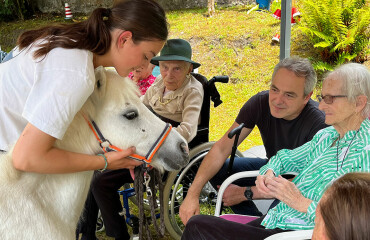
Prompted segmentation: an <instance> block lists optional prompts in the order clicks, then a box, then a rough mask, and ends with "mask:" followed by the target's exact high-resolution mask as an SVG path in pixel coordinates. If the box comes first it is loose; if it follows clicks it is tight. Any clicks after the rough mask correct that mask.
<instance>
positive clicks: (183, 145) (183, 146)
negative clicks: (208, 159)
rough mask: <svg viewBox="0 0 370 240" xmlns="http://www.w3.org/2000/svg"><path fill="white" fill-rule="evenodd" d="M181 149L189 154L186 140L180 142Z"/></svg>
mask: <svg viewBox="0 0 370 240" xmlns="http://www.w3.org/2000/svg"><path fill="white" fill-rule="evenodd" d="M180 149H181V150H182V152H183V153H185V154H187V155H189V148H188V145H187V144H186V143H184V142H182V143H180Z"/></svg>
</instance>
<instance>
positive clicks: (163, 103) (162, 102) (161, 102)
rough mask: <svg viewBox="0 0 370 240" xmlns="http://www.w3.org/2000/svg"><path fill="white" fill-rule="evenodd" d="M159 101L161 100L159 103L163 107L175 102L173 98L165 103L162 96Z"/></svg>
mask: <svg viewBox="0 0 370 240" xmlns="http://www.w3.org/2000/svg"><path fill="white" fill-rule="evenodd" d="M158 100H159V103H160V104H161V105H162V106H164V105H167V104H169V103H170V102H171V101H172V100H173V98H171V99H168V100H166V101H163V99H162V97H161V96H159V98H158Z"/></svg>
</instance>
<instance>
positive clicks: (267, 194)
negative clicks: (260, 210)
mask: <svg viewBox="0 0 370 240" xmlns="http://www.w3.org/2000/svg"><path fill="white" fill-rule="evenodd" d="M273 177H275V175H274V172H273V171H272V170H268V171H267V172H266V174H265V175H258V176H257V180H256V188H257V191H258V196H259V197H261V198H273V197H274V195H273V194H272V192H271V190H270V189H269V188H268V187H267V180H268V179H271V178H273Z"/></svg>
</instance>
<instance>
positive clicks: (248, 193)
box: [244, 187, 253, 201]
mask: <svg viewBox="0 0 370 240" xmlns="http://www.w3.org/2000/svg"><path fill="white" fill-rule="evenodd" d="M244 196H245V197H246V198H247V200H248V201H252V198H253V192H252V190H251V187H247V189H246V190H245V192H244Z"/></svg>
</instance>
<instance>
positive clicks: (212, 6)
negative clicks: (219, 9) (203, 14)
mask: <svg viewBox="0 0 370 240" xmlns="http://www.w3.org/2000/svg"><path fill="white" fill-rule="evenodd" d="M215 12H216V11H215V0H208V15H209V16H210V17H212V16H213V15H214V14H215Z"/></svg>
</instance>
